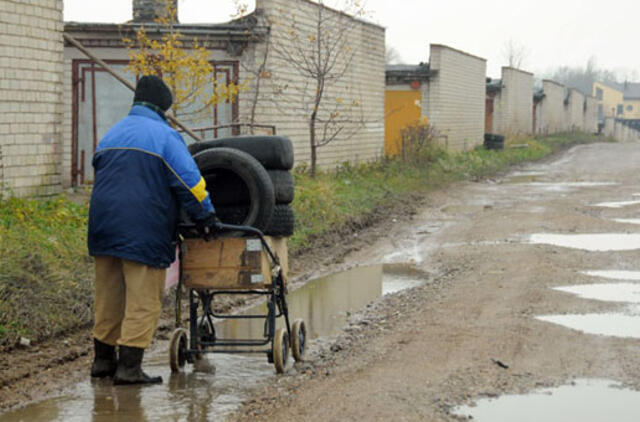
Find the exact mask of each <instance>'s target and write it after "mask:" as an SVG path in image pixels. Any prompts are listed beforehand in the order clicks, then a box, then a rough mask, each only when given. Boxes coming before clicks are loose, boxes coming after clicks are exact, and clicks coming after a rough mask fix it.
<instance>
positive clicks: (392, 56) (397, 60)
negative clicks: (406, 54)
mask: <svg viewBox="0 0 640 422" xmlns="http://www.w3.org/2000/svg"><path fill="white" fill-rule="evenodd" d="M384 59H385V63H386V64H402V57H400V53H399V52H398V50H397V49H396V48H395V47H393V46H390V45H388V46H387V48H386V50H385V54H384Z"/></svg>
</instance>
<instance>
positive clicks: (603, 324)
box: [536, 313, 640, 338]
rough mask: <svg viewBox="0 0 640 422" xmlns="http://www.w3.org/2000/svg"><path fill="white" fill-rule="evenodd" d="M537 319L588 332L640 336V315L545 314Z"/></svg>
mask: <svg viewBox="0 0 640 422" xmlns="http://www.w3.org/2000/svg"><path fill="white" fill-rule="evenodd" d="M536 319H539V320H541V321H546V322H551V323H554V324H558V325H562V326H563V327H567V328H570V329H572V330H577V331H582V332H583V333H586V334H594V335H602V336H611V337H627V338H640V316H639V315H629V314H624V313H605V314H569V315H544V316H538V317H536Z"/></svg>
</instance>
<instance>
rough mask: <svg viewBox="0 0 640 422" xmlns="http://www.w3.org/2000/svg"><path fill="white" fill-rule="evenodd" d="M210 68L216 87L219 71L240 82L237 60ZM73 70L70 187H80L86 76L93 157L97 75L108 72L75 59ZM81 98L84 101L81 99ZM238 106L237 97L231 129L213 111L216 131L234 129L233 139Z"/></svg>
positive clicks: (122, 62)
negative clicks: (89, 89)
mask: <svg viewBox="0 0 640 422" xmlns="http://www.w3.org/2000/svg"><path fill="white" fill-rule="evenodd" d="M104 62H105V63H107V64H109V65H126V64H129V60H123V59H106V60H104ZM211 64H212V65H213V69H214V83H215V82H216V78H215V75H216V72H218V71H220V72H226V73H227V83H230V82H235V83H237V82H238V78H239V67H240V63H239V62H238V61H237V60H219V61H215V60H214V61H212V62H211ZM83 65H90V66H83ZM216 66H226V67H227V68H226V69H220V70H217V68H216ZM71 67H72V70H71V73H72V76H71V83H72V87H71V88H72V93H71V186H77V185H78V183H80V184H84V161H83V162H82V163H78V158H79V157H78V154H79V153H80V151H79V139H78V138H79V131H78V122H79V110H80V107H79V102H80V101H86V86H85V84H86V83H87V75H88V74H89V73H90V74H91V84H92V94H91V96H92V98H91V101H92V106H91V107H92V111H91V113H92V136H93V151H92V152H91V153H92V154H93V153H94V152H95V149H96V147H97V144H98V139H97V121H96V114H97V109H96V97H95V96H96V89H95V88H96V86H95V72H108V71H107V70H105V69H104V68H102V67H100V66H96V63H95V61H94V60H91V59H72V64H71ZM231 73H232V74H231ZM80 96H81V97H82V98H79V97H80ZM227 102H228V100H227ZM238 103H239V97H236V101H234V102H233V103H232V108H231V121H232V122H233V123H232V124H230V125H221V126H219V125H218V120H217V119H218V117H217V114H218V110H217V107H214V121H213V123H214V126H213V127H215V126H218V128H219V129H222V128H223V126H227V127H231V128H232V134H233V135H234V136H236V135H238V134H239V133H240V130H239V126H237V125H242V124H238V123H237V121H238V117H239V110H240V108H239V105H238ZM256 127H258V126H256ZM216 133H217V129H216ZM216 136H217V135H216ZM78 179H80V180H78Z"/></svg>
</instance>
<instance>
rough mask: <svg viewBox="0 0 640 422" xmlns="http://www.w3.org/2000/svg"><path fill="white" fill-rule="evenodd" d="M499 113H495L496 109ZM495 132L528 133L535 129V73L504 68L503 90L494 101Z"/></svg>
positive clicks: (507, 133)
mask: <svg viewBox="0 0 640 422" xmlns="http://www.w3.org/2000/svg"><path fill="white" fill-rule="evenodd" d="M496 110H497V111H498V113H495V111H496ZM494 113H495V116H497V119H495V116H494V119H495V120H494V132H496V133H500V134H503V135H517V134H528V133H531V132H532V130H533V73H529V72H525V71H523V70H519V69H515V68H512V67H503V68H502V90H501V91H500V95H499V96H498V97H497V98H496V102H495V103H494Z"/></svg>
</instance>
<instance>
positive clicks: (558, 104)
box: [537, 80, 566, 135]
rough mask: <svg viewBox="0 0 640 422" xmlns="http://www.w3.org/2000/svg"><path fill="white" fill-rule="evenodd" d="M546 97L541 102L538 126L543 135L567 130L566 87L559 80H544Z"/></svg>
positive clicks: (543, 86) (543, 87) (543, 85)
mask: <svg viewBox="0 0 640 422" xmlns="http://www.w3.org/2000/svg"><path fill="white" fill-rule="evenodd" d="M542 90H543V92H544V98H543V99H542V101H541V102H540V105H539V107H540V121H539V122H538V124H537V126H538V128H539V133H540V134H542V135H553V134H554V133H559V132H563V131H565V130H566V125H565V111H564V97H565V88H564V85H561V84H559V83H557V82H554V81H550V80H544V81H542Z"/></svg>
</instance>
